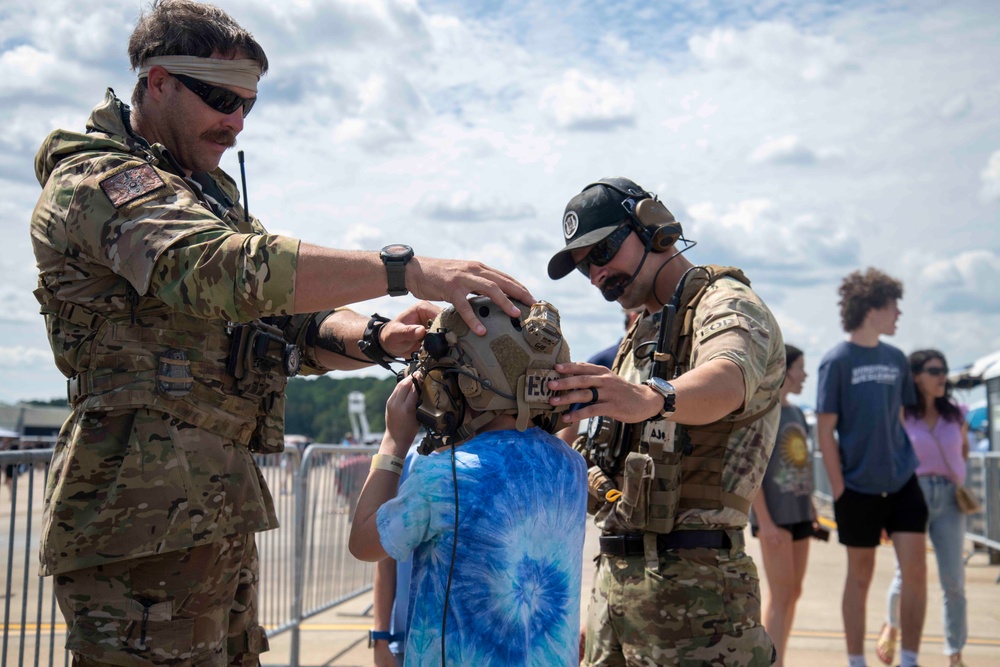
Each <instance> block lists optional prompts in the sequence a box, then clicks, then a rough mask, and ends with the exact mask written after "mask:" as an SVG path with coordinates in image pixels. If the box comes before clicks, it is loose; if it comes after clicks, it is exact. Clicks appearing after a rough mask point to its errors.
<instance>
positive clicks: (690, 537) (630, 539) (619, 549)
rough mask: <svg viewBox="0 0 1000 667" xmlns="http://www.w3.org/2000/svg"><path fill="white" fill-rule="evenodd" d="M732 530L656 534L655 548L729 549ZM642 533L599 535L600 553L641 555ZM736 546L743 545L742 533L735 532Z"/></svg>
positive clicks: (731, 540) (671, 549)
mask: <svg viewBox="0 0 1000 667" xmlns="http://www.w3.org/2000/svg"><path fill="white" fill-rule="evenodd" d="M732 533H733V531H727V530H679V531H677V532H673V533H666V534H660V535H657V536H656V550H657V551H658V552H660V553H662V552H664V551H676V550H678V549H731V548H732V547H733V542H734V540H733V538H732V537H730V535H731V534H732ZM643 535H644V534H643V533H629V534H626V535H601V537H600V545H601V553H602V554H606V555H609V556H641V555H642V554H643V553H644V549H643ZM737 535H738V537H737V538H736V540H735V541H736V542H737V546H743V539H742V538H743V534H742V533H737Z"/></svg>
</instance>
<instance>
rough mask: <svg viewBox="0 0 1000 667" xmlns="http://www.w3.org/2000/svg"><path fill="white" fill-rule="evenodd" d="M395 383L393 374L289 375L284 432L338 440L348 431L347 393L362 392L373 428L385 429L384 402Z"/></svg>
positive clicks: (324, 439) (369, 422) (317, 440)
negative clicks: (376, 376) (359, 375)
mask: <svg viewBox="0 0 1000 667" xmlns="http://www.w3.org/2000/svg"><path fill="white" fill-rule="evenodd" d="M395 386H396V380H395V378H391V377H389V378H384V379H379V378H372V377H357V378H355V377H347V378H338V379H334V378H332V377H330V376H328V375H323V376H320V377H318V378H316V379H310V380H307V379H305V378H292V379H291V380H289V381H288V391H287V393H286V399H285V433H289V434H293V433H294V434H296V435H307V436H309V437H310V438H312V440H313V441H314V442H325V443H334V444H336V443H339V442H340V441H341V440H343V438H344V436H346V435H347V434H349V433H350V432H351V418H350V417H349V416H348V414H347V395H348V394H349V393H351V392H352V391H360V392H361V393H362V394H364V395H365V412H366V413H367V417H368V425H369V427H370V428H371V430H372V431H373V432H379V431H384V430H385V403H386V401H387V400H389V394H391V393H392V390H393V387H395Z"/></svg>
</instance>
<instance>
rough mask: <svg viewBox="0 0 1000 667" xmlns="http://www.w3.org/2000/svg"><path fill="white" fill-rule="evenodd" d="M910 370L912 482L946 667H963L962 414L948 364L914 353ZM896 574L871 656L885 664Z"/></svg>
mask: <svg viewBox="0 0 1000 667" xmlns="http://www.w3.org/2000/svg"><path fill="white" fill-rule="evenodd" d="M910 371H911V372H912V374H913V383H914V384H915V385H916V390H917V403H916V404H915V405H913V406H909V407H907V408H905V419H904V422H903V425H904V427H905V428H906V434H907V435H908V436H909V437H910V441H911V442H912V443H913V449H914V451H916V453H917V458H918V459H920V465H919V466H918V467H917V479H918V481H919V482H920V488H921V490H922V491H923V493H924V500H926V501H927V508H928V511H929V524H928V530H927V532H928V533H929V535H930V538H931V544H933V545H934V555H935V556H936V557H937V564H938V575H939V576H940V579H941V590H942V592H943V593H944V638H945V647H944V652H945V655H947V656H948V659H949V663H948V664H949V665H963V664H964V663H963V662H962V647H963V646H965V640H966V636H967V635H968V623H967V620H966V612H965V569H964V568H965V561H964V559H963V558H962V547H963V544H964V540H965V515H964V514H962V511H961V510H960V509H958V505H957V504H956V503H955V485H956V484H962V483H964V482H965V461H966V459H967V458H968V456H969V440H968V437H967V431H968V426H967V425H966V423H965V415H964V413H963V411H962V409H961V408H959V407H958V406H957V405H956V404H955V403H954V402H953V401H952V400H951V395H950V394H951V386H950V385H949V384H948V363H947V362H946V361H945V358H944V355H943V354H941V353H940V352H938V351H937V350H919V351H917V352H914V353H913V354H911V355H910ZM899 588H900V574H899V569H898V568H897V569H896V577H895V579H894V580H893V582H892V584H891V585H890V586H889V595H888V598H889V599H888V620H887V621H886V624H885V626H883V628H882V632H881V634H880V636H879V639H878V643H877V644H876V652H877V653H878V657H879V658H880V659H881V660H882V661H883V662H885V663H886V664H890V663H891V662H892V658H893V653H894V649H895V644H896V637H897V635H898V627H899V622H898V616H899Z"/></svg>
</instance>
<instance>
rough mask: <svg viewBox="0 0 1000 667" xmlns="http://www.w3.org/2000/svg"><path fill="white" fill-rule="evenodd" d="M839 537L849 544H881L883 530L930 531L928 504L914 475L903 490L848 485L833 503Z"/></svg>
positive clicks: (861, 545)
mask: <svg viewBox="0 0 1000 667" xmlns="http://www.w3.org/2000/svg"><path fill="white" fill-rule="evenodd" d="M833 513H834V516H836V518H837V539H839V540H840V543H841V544H843V545H845V546H848V547H877V546H878V543H879V539H880V538H881V537H882V529H883V528H885V532H886V533H888V534H889V535H892V534H893V533H926V532H927V503H925V502H924V494H923V492H922V491H921V490H920V484H919V483H918V482H917V476H916V475H914V476H913V477H911V478H910V479H909V481H907V482H906V484H904V485H903V488H901V489H900V490H899V491H896V492H895V493H886V494H870V493H861V492H860V491H852V490H851V489H848V488H845V489H844V492H843V493H842V494H840V497H839V498H837V500H835V501H834V503H833Z"/></svg>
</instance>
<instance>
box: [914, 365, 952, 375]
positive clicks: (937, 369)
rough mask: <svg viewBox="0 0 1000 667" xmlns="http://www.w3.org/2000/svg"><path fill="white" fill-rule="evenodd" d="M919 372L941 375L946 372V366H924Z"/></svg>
mask: <svg viewBox="0 0 1000 667" xmlns="http://www.w3.org/2000/svg"><path fill="white" fill-rule="evenodd" d="M921 373H927V374H928V375H930V376H931V377H941V376H942V375H947V374H948V369H947V368H941V367H940V366H932V367H930V368H925V369H923V370H922V371H921Z"/></svg>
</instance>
